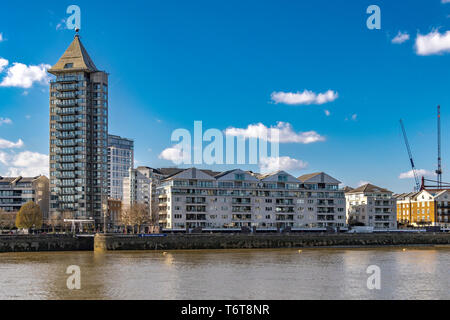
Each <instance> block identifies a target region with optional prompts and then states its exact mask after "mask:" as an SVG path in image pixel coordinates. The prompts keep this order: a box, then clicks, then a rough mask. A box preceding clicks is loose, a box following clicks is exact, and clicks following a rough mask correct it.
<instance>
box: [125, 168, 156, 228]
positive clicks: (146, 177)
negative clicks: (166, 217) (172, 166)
mask: <svg viewBox="0 0 450 320" xmlns="http://www.w3.org/2000/svg"><path fill="white" fill-rule="evenodd" d="M163 176H164V175H163V174H162V173H161V172H160V171H159V170H157V169H153V168H149V167H138V168H137V169H131V168H130V169H129V174H128V177H126V178H124V179H123V200H122V206H123V208H130V207H131V206H132V205H133V204H135V203H140V204H145V205H146V206H147V207H148V210H149V217H153V218H154V219H156V218H157V214H158V210H157V209H155V208H157V205H156V201H157V194H156V188H157V187H158V186H159V184H160V180H161V179H162V177H163Z"/></svg>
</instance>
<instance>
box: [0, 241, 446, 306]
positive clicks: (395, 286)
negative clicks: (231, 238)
mask: <svg viewBox="0 0 450 320" xmlns="http://www.w3.org/2000/svg"><path fill="white" fill-rule="evenodd" d="M70 265H78V266H80V268H81V290H69V289H67V286H66V280H67V277H68V276H69V275H66V269H67V267H68V266H70ZM369 265H377V266H379V267H380V268H381V290H369V289H367V286H366V283H367V278H368V276H369V275H368V274H367V273H366V269H367V267H368V266H369ZM449 266H450V248H449V247H441V248H408V249H407V250H406V251H403V250H402V248H382V249H303V250H301V251H298V250H290V249H289V250H223V251H215V250H214V251H213V250H211V251H209V250H208V251H171V252H153V251H152V252H148V251H146V252H143V251H139V252H138V251H128V252H108V253H105V254H102V253H94V252H64V253H60V252H52V253H11V254H10V253H7V254H0V299H277V300H281V299H283V300H284V299H449V298H450V293H449V287H450V286H449V285H450V283H449V282H450V280H449V275H450V274H449Z"/></svg>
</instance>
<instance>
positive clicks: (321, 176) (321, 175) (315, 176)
mask: <svg viewBox="0 0 450 320" xmlns="http://www.w3.org/2000/svg"><path fill="white" fill-rule="evenodd" d="M297 179H298V180H300V181H301V182H303V183H305V182H309V183H335V184H340V183H341V182H340V181H339V180H337V179H335V178H333V177H332V176H330V175H328V174H326V173H325V172H315V173H310V174H304V175H302V176H300V177H298V178H297Z"/></svg>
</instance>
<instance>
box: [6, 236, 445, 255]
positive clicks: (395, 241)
mask: <svg viewBox="0 0 450 320" xmlns="http://www.w3.org/2000/svg"><path fill="white" fill-rule="evenodd" d="M401 245H404V246H413V245H429V246H433V245H450V233H417V234H416V233H414V234H411V233H408V234H399V233H381V234H378V233H377V234H176V235H167V236H154V235H153V236H144V237H139V236H132V235H104V234H97V235H96V236H95V237H83V236H81V237H74V236H70V235H60V236H49V235H39V236H36V235H30V236H0V253H4V252H39V251H92V250H95V251H100V252H101V251H115V250H198V249H267V248H308V247H365V246H369V247H370V246H373V247H382V246H401Z"/></svg>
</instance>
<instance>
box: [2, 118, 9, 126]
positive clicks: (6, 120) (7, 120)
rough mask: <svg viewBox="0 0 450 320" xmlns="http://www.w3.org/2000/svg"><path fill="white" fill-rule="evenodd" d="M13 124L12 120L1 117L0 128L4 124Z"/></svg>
mask: <svg viewBox="0 0 450 320" xmlns="http://www.w3.org/2000/svg"><path fill="white" fill-rule="evenodd" d="M11 123H12V120H11V119H9V118H1V117H0V126H1V125H3V124H11Z"/></svg>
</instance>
